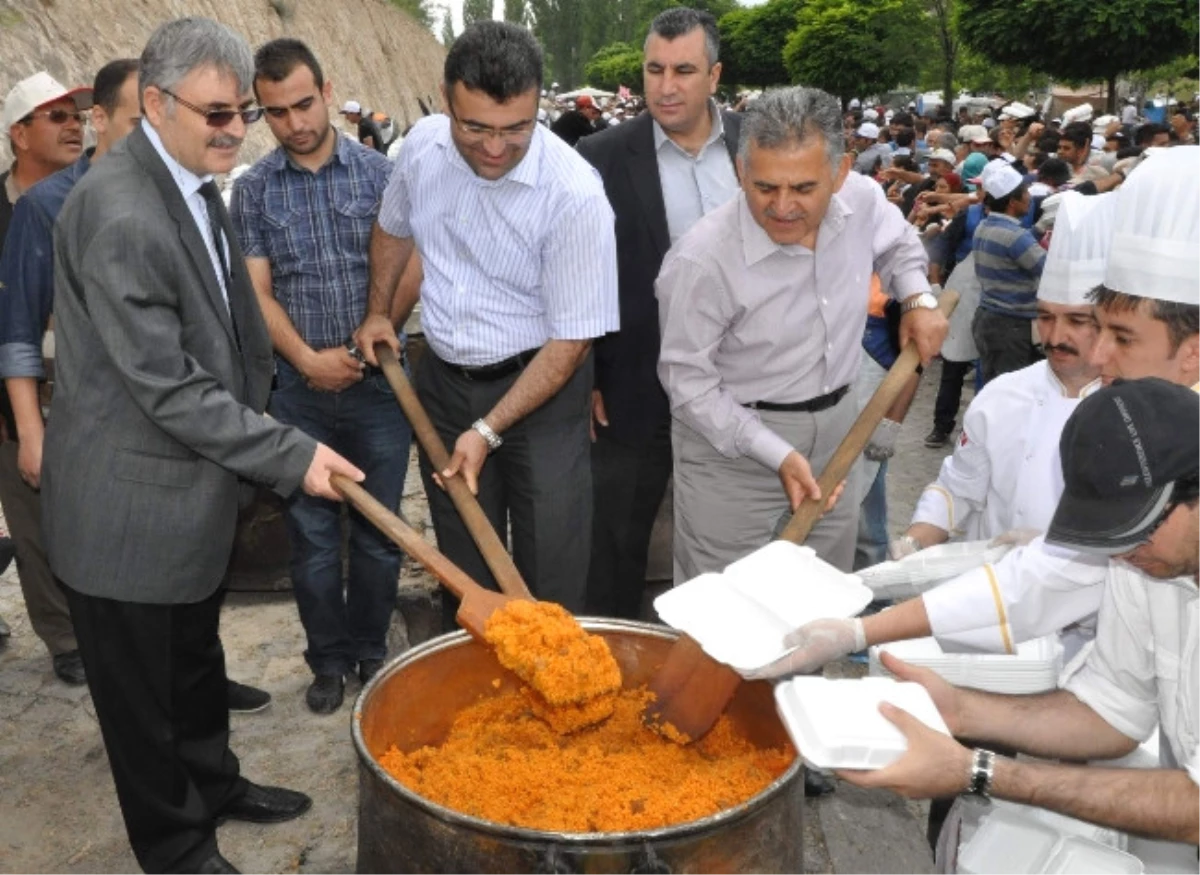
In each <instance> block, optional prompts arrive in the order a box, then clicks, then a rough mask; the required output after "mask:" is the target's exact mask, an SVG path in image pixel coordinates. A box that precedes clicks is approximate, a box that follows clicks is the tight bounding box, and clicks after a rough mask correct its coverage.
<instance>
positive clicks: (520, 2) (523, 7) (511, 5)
mask: <svg viewBox="0 0 1200 875" xmlns="http://www.w3.org/2000/svg"><path fill="white" fill-rule="evenodd" d="M504 20H505V21H511V22H512V23H513V24H520V25H525V24H528V23H529V3H528V0H504Z"/></svg>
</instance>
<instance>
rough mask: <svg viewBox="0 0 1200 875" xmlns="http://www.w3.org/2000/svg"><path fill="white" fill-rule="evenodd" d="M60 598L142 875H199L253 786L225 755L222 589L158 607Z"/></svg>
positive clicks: (69, 594)
mask: <svg viewBox="0 0 1200 875" xmlns="http://www.w3.org/2000/svg"><path fill="white" fill-rule="evenodd" d="M64 589H65V590H66V593H67V603H68V605H69V606H70V609H71V620H72V621H73V622H74V624H75V634H76V637H77V638H78V639H79V652H80V654H81V655H82V657H83V664H84V667H85V668H86V669H87V679H88V688H89V689H90V691H91V694H92V703H93V704H94V705H95V707H96V718H97V719H98V720H99V722H100V731H101V734H102V735H103V736H104V747H105V749H106V750H107V752H108V761H109V764H110V766H111V768H112V774H113V782H114V783H115V784H116V787H117V799H118V800H119V801H120V803H121V814H122V816H123V817H124V818H125V831H126V832H127V833H128V835H129V844H130V845H131V846H132V848H133V852H134V854H135V855H136V857H137V860H138V863H139V864H140V865H141V867H142V869H143V870H145V871H146V872H194V871H196V867H197V866H198V865H199V864H200V863H201V862H202V861H204V860H205V859H206V858H208V857H210V856H212V854H214V853H215V852H216V851H217V838H216V822H215V820H216V814H217V812H218V811H220V810H221V809H222V808H223V807H224V806H225V805H227V804H228V803H229V802H231V801H232V800H235V799H237V798H238V797H239V796H240V795H242V794H243V793H245V792H246V787H247V783H246V781H245V779H244V778H242V777H241V776H240V775H239V771H238V760H237V757H236V756H234V755H233V752H232V751H231V750H230V749H229V686H228V681H227V680H226V677H225V653H224V650H223V649H222V647H221V639H220V637H219V635H218V622H219V615H220V610H221V601H222V598H223V594H224V593H223V590H218V591H217V592H215V593H213V595H211V596H209V597H208V598H207V599H205V600H204V601H202V602H197V603H195V604H186V605H152V604H139V603H134V602H121V601H114V600H113V599H106V598H99V597H96V596H90V595H84V594H83V593H80V592H77V591H75V590H73V589H71V588H70V587H69V586H64Z"/></svg>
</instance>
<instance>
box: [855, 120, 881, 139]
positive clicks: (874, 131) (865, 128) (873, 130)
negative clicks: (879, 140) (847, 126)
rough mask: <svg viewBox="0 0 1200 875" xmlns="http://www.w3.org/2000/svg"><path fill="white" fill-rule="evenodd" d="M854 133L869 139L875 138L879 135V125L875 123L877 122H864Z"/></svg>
mask: <svg viewBox="0 0 1200 875" xmlns="http://www.w3.org/2000/svg"><path fill="white" fill-rule="evenodd" d="M854 134H855V136H859V137H864V138H866V139H868V140H874V139H875V138H876V137H878V136H879V125H877V124H875V122H863V123H862V124H861V125H859V126H858V130H857V131H855V132H854Z"/></svg>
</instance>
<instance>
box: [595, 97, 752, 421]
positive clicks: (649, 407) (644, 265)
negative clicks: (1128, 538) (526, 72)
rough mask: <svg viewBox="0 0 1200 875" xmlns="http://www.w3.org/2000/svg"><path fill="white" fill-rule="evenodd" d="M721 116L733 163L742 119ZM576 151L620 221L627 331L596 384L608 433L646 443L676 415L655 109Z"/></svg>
mask: <svg viewBox="0 0 1200 875" xmlns="http://www.w3.org/2000/svg"><path fill="white" fill-rule="evenodd" d="M721 117H722V120H723V121H724V125H725V146H726V148H727V149H728V150H729V159H730V160H731V161H733V160H734V159H735V158H736V156H737V144H738V136H739V134H740V133H741V116H739V115H738V114H736V113H732V112H724V111H723V112H722V113H721ZM576 149H577V150H578V152H579V154H580V155H582V156H583V157H584V158H586V159H587V161H588V162H589V163H590V164H591V165H592V166H593V167H595V168H596V169H597V170H598V171H599V172H600V176H601V178H602V179H603V180H604V191H605V193H606V194H607V195H608V202H609V204H611V205H612V209H613V212H614V213H615V214H616V219H617V273H618V280H619V286H620V299H621V330H620V331H618V332H614V333H612V334H608V335H605V336H604V337H602V338H600V339H599V340H598V341H597V342H596V388H597V389H599V390H600V392H601V394H602V395H603V396H604V405H605V408H606V409H607V412H608V420H609V422H610V423H611V425H610V426H609V434H610V435H611V436H612V437H613V438H615V439H616V440H619V441H621V442H623V443H629V444H636V443H642V442H644V441H646V440H648V439H649V438H650V436H651V435H652V434H653V433H654V430H655V428H656V427H658V425H659V424H660V423H661V422H662V421H663V420H664V419H665V418H668V417H669V416H670V406H669V404H668V402H667V395H666V392H664V391H663V388H662V384H661V383H659V380H658V351H659V342H660V335H659V330H658V301H657V300H655V297H654V281H655V280H656V279H657V278H658V271H659V268H660V267H661V266H662V261H663V258H664V256H666V254H667V250H668V249H670V248H671V236H670V233H669V232H668V230H667V210H666V207H665V206H664V205H663V196H662V181H661V180H660V179H659V176H658V158H657V155H656V153H655V150H654V123H653V120H652V119H651V117H650V113H648V112H644V113H642V114H641V115H639V116H638V117H637V118H635V119H633V120H632V121H628V122H624V123H622V124H619V125H616V126H615V127H611V128H609V129H608V130H606V131H602V132H601V133H598V134H595V135H594V136H591V137H587V138H586V139H583V140H580V141H579V145H578V146H576ZM735 167H736V164H735Z"/></svg>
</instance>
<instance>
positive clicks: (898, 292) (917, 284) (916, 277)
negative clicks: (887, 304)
mask: <svg viewBox="0 0 1200 875" xmlns="http://www.w3.org/2000/svg"><path fill="white" fill-rule="evenodd" d="M928 291H931V289H930V287H929V277H928V276H926V275H925V274H924V273H922V272H921V271H919V270H914V271H909V272H908V273H900V274H896V275H895V276H894V277H892V285H891V295H892V297H893V298H895V299H896V300H897V301H903V300H904V299H905V298H911V297H912V296H913V295H919V294H921V292H928Z"/></svg>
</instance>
